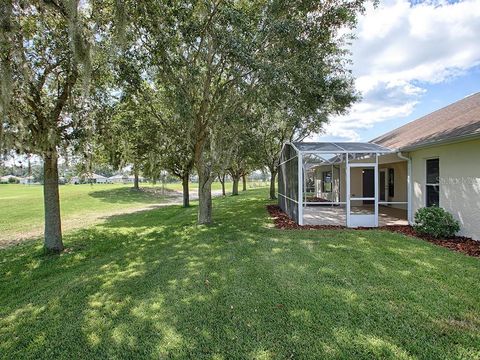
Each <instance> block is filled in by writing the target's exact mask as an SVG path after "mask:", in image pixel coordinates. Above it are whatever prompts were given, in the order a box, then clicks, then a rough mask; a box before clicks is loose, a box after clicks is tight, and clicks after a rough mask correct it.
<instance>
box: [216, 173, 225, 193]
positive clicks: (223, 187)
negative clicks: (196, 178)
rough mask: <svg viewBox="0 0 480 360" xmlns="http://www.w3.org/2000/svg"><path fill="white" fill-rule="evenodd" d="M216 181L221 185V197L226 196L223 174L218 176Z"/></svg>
mask: <svg viewBox="0 0 480 360" xmlns="http://www.w3.org/2000/svg"><path fill="white" fill-rule="evenodd" d="M218 179H219V180H220V184H222V195H223V196H226V192H225V174H223V175H222V176H219V177H218Z"/></svg>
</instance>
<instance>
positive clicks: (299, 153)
mask: <svg viewBox="0 0 480 360" xmlns="http://www.w3.org/2000/svg"><path fill="white" fill-rule="evenodd" d="M287 144H288V145H290V146H292V148H293V149H294V150H295V151H296V152H297V158H298V201H296V200H293V199H290V198H289V197H287V196H285V195H283V194H280V193H279V195H280V196H283V197H284V198H287V199H289V200H291V201H294V202H295V203H297V206H298V224H299V225H303V224H304V222H303V207H304V206H306V205H307V201H306V199H304V196H305V194H304V192H303V189H304V185H305V184H304V183H305V182H306V177H305V173H306V171H305V167H304V164H303V158H304V155H307V154H308V155H310V154H311V155H321V154H345V155H346V156H345V171H346V179H345V180H346V181H345V182H346V194H345V195H346V196H345V198H346V201H337V202H328V203H327V204H332V205H345V204H346V208H347V209H346V210H347V216H346V217H347V224H346V225H347V227H358V226H373V227H378V214H379V208H378V207H379V205H390V204H406V205H407V212H408V221H409V223H411V221H412V210H411V206H412V201H411V199H412V181H411V179H412V176H411V174H412V165H411V159H410V158H407V157H405V156H403V155H402V154H401V153H400V152H397V151H396V150H390V149H388V150H387V149H386V150H345V149H344V148H343V147H341V146H340V145H338V144H337V143H331V144H334V146H336V147H338V148H339V150H328V151H324V150H305V151H302V150H300V149H299V148H298V147H296V146H295V145H294V144H293V143H285V144H284V145H283V147H285V145H287ZM283 147H282V151H283ZM366 153H369V154H375V162H371V163H360V162H359V163H352V162H350V161H349V156H348V155H349V154H366ZM393 153H396V154H397V156H398V157H399V158H401V159H404V160H407V161H408V171H407V173H408V175H407V196H408V198H407V201H406V202H404V201H380V200H379V196H380V194H379V167H378V156H379V155H386V154H393ZM293 159H295V157H292V158H290V159H288V160H285V161H284V162H282V163H281V164H283V163H285V162H288V161H290V160H293ZM325 162H327V163H329V162H328V161H325ZM331 164H332V165H333V163H331ZM351 167H363V168H373V169H374V197H368V198H366V197H358V198H357V197H356V198H351V192H350V168H351ZM332 176H333V172H332ZM352 200H354V201H355V200H373V201H374V210H375V211H374V215H352V214H351V203H350V202H351V201H352ZM316 204H321V205H324V204H326V203H325V202H308V205H316ZM352 216H353V219H352ZM364 216H368V217H370V220H371V219H372V218H371V217H372V216H373V217H374V219H373V221H371V222H370V223H369V224H371V225H367V224H363V223H362V222H359V223H357V221H355V220H357V219H358V220H362V219H365V218H361V217H364ZM355 217H358V218H355ZM352 220H354V221H352Z"/></svg>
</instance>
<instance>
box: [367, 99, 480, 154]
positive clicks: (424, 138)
mask: <svg viewBox="0 0 480 360" xmlns="http://www.w3.org/2000/svg"><path fill="white" fill-rule="evenodd" d="M476 135H478V136H479V137H480V92H479V93H476V94H473V95H470V96H467V97H466V98H464V99H462V100H459V101H457V102H455V103H453V104H451V105H448V106H446V107H444V108H442V109H439V110H437V111H434V112H433V113H431V114H428V115H426V116H423V117H421V118H419V119H417V120H414V121H412V122H410V123H408V124H405V125H403V126H401V127H399V128H397V129H395V130H392V131H390V132H388V133H386V134H384V135H381V136H379V137H377V138H375V139H373V140H371V142H372V143H375V144H378V145H381V146H385V147H388V148H391V149H399V150H402V149H405V150H406V149H409V148H415V147H422V146H427V145H431V144H435V143H437V142H446V141H450V140H456V139H461V138H464V137H475V136H476Z"/></svg>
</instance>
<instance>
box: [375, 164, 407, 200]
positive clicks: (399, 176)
mask: <svg viewBox="0 0 480 360" xmlns="http://www.w3.org/2000/svg"><path fill="white" fill-rule="evenodd" d="M378 169H379V171H380V170H382V169H393V172H394V182H393V186H394V196H388V198H387V199H386V200H387V201H405V202H406V201H407V198H408V195H407V192H408V190H407V173H408V167H407V161H400V162H399V161H397V162H393V163H388V164H385V163H383V164H382V163H380V164H379V165H378ZM385 180H386V185H387V187H388V170H387V174H386V178H385ZM379 186H380V181H379ZM379 196H380V195H379ZM391 206H392V207H396V208H400V209H406V208H407V206H406V205H400V204H392V205H391Z"/></svg>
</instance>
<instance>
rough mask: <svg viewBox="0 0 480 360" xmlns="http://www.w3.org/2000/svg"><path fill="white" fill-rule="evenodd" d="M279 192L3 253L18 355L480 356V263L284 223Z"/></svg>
mask: <svg viewBox="0 0 480 360" xmlns="http://www.w3.org/2000/svg"><path fill="white" fill-rule="evenodd" d="M266 196H267V191H266V190H252V191H249V192H247V193H243V194H241V195H240V196H238V197H227V198H217V199H215V200H214V218H215V224H214V225H212V226H197V225H195V219H196V210H197V209H196V207H193V208H191V209H182V208H180V207H179V206H171V207H167V208H159V209H155V210H151V211H145V212H141V213H135V214H130V215H121V216H116V217H112V218H110V219H109V220H108V221H106V222H105V223H103V224H101V225H98V226H95V227H91V228H88V229H84V230H81V231H76V232H73V233H70V234H69V235H67V236H66V237H65V243H66V246H67V247H68V249H69V250H68V251H67V252H65V253H63V254H62V255H60V256H45V255H43V253H42V249H41V243H40V241H39V242H38V243H36V244H34V243H26V244H24V245H19V246H16V247H12V248H8V249H5V250H1V251H0V304H1V306H0V357H3V358H5V359H21V358H31V359H52V358H63V359H79V358H92V359H93V358H125V359H132V358H135V359H137V358H146V359H159V358H161V359H164V358H192V359H201V358H216V359H234V358H242V359H243V358H251V359H290V358H295V359H299V358H326V359H338V358H340V359H354V358H355V359H372V358H382V359H389V358H395V359H439V358H441V359H461V358H463V359H479V358H480V282H479V279H480V261H479V259H477V258H472V257H467V256H464V255H462V254H459V253H454V252H451V251H449V250H447V249H444V248H441V247H438V246H435V245H432V244H430V243H427V242H424V241H422V240H418V239H414V238H409V237H405V236H403V235H400V234H393V233H388V232H383V231H373V230H371V231H354V230H351V231H347V230H345V231H333V230H332V231H306V230H305V231H282V230H278V229H274V228H273V227H272V225H271V222H270V220H269V219H268V216H267V213H266V211H265V205H266V203H267V201H265V200H264V199H265V198H266Z"/></svg>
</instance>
